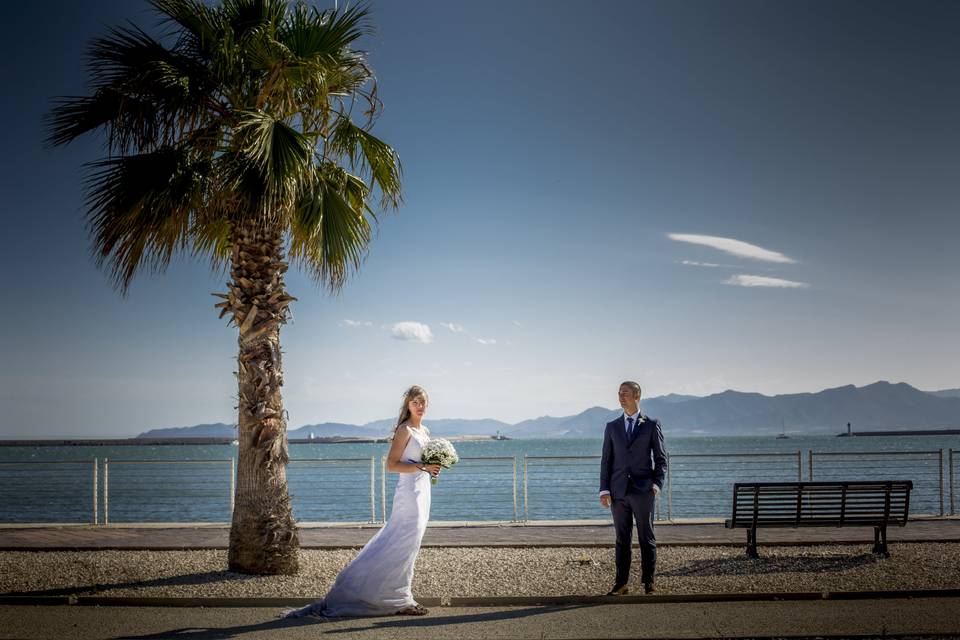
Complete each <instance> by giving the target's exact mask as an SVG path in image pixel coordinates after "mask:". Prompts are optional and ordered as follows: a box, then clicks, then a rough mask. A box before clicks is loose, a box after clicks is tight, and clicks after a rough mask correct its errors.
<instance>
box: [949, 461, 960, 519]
mask: <svg viewBox="0 0 960 640" xmlns="http://www.w3.org/2000/svg"><path fill="white" fill-rule="evenodd" d="M957 451H958V450H957V449H950V455H949V459H948V460H949V469H950V515H952V516H955V515H957V498H956V496H957V472H956V469H957V467H956V465H955V464H954V462H960V457H955V456H954V455H953V454H954V453H956V452H957Z"/></svg>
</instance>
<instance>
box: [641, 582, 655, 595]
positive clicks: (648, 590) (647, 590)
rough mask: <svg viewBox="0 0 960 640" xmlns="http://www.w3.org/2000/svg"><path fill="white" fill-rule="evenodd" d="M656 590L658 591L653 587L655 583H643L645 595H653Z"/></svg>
mask: <svg viewBox="0 0 960 640" xmlns="http://www.w3.org/2000/svg"><path fill="white" fill-rule="evenodd" d="M656 590H657V588H656V587H654V586H653V583H652V582H644V583H643V592H644V593H653V592H654V591H656Z"/></svg>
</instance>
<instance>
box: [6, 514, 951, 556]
mask: <svg viewBox="0 0 960 640" xmlns="http://www.w3.org/2000/svg"><path fill="white" fill-rule="evenodd" d="M381 526H383V525H382V524H377V525H335V526H329V525H328V526H311V525H309V524H301V525H300V528H299V534H300V546H301V547H302V548H304V549H319V548H345V547H347V548H354V547H362V546H363V545H364V544H366V542H367V541H368V540H369V539H370V538H371V537H372V536H373V535H374V534H375V533H376V532H377V530H378V529H379V528H380V527H381ZM656 530H657V544H658V546H671V545H689V546H704V545H736V546H740V545H745V544H746V534H745V533H744V531H743V530H742V529H736V530H733V529H725V528H724V527H723V522H722V520H721V521H712V522H703V521H701V522H684V523H670V522H658V523H657V525H656ZM229 533H230V529H229V526H227V525H222V524H220V525H215V524H214V525H198V524H195V523H194V524H187V523H184V524H158V525H151V526H144V525H106V526H104V525H101V526H97V525H31V526H26V525H20V526H17V525H9V524H7V525H2V526H0V550H28V549H29V550H38V551H39V550H50V551H52V550H73V549H226V548H227V546H228V542H229ZM614 538H615V535H614V532H613V525H612V524H598V523H596V522H590V521H586V522H584V521H581V522H569V523H548V522H537V523H442V524H441V523H431V526H429V527H428V528H427V532H426V535H424V539H423V546H424V547H497V546H503V547H538V546H541V547H612V546H613V543H614ZM758 538H759V542H760V544H761V545H763V544H777V545H795V544H797V545H799V544H873V529H872V528H871V527H849V528H842V529H841V528H803V529H763V530H761V531H760V534H759V536H758ZM888 540H889V541H890V542H891V543H898V542H960V518H956V517H952V518H951V517H948V518H932V519H918V520H911V521H909V522H908V523H907V525H906V526H905V527H891V528H890V529H889V530H888Z"/></svg>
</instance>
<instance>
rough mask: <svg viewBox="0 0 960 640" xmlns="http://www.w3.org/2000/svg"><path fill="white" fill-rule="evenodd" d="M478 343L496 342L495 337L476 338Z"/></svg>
mask: <svg viewBox="0 0 960 640" xmlns="http://www.w3.org/2000/svg"><path fill="white" fill-rule="evenodd" d="M477 342H479V343H480V344H497V340H496V338H477Z"/></svg>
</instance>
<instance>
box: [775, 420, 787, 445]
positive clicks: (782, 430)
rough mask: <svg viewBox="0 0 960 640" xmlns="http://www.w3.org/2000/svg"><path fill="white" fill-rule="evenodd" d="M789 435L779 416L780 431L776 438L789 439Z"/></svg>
mask: <svg viewBox="0 0 960 640" xmlns="http://www.w3.org/2000/svg"><path fill="white" fill-rule="evenodd" d="M789 439H790V436H788V435H787V431H786V429H785V428H784V424H783V418H780V433H778V434H777V440H789Z"/></svg>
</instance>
